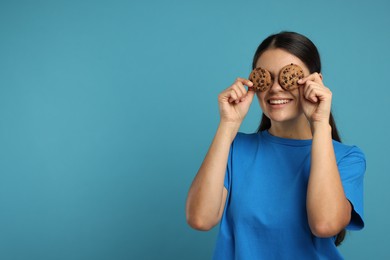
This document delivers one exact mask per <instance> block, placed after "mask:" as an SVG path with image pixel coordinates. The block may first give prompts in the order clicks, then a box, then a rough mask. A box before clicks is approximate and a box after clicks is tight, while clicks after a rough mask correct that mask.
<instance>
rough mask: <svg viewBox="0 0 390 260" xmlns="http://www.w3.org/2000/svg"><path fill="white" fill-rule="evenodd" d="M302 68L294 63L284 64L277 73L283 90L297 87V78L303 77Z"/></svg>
mask: <svg viewBox="0 0 390 260" xmlns="http://www.w3.org/2000/svg"><path fill="white" fill-rule="evenodd" d="M304 77H305V75H304V74H303V69H302V68H301V67H299V66H298V65H296V64H293V63H291V64H290V65H287V66H284V67H283V68H282V70H281V71H280V73H279V85H280V86H281V87H282V88H284V89H285V90H294V89H296V88H298V86H299V84H298V80H300V79H302V78H304Z"/></svg>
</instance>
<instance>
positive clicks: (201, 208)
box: [186, 123, 239, 229]
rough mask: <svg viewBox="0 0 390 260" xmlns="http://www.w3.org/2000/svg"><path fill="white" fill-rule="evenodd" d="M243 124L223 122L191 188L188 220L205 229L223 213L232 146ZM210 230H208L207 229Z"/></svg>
mask: <svg viewBox="0 0 390 260" xmlns="http://www.w3.org/2000/svg"><path fill="white" fill-rule="evenodd" d="M238 128H239V125H236V124H228V123H221V124H220V125H219V127H218V130H217V132H216V135H215V137H214V139H213V142H212V144H211V146H210V148H209V151H208V152H207V154H206V157H205V159H204V161H203V163H202V165H201V167H200V169H199V171H198V173H197V175H196V177H195V179H194V181H193V183H192V185H191V187H190V190H189V193H188V198H187V207H186V213H187V220H188V222H189V223H190V225H191V223H193V224H192V225H193V226H198V227H199V229H202V227H203V226H206V227H211V226H214V225H215V224H217V222H218V220H219V216H220V211H221V204H222V198H223V190H224V178H225V172H226V165H227V161H228V156H229V149H230V145H231V143H232V141H233V139H234V137H235V136H236V134H237V131H238ZM205 229H207V228H205Z"/></svg>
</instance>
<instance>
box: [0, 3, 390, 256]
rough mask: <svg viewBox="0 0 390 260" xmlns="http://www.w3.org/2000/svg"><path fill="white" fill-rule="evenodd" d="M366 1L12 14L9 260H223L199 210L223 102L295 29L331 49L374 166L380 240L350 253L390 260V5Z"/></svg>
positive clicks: (0, 42)
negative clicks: (267, 42) (196, 193)
mask: <svg viewBox="0 0 390 260" xmlns="http://www.w3.org/2000/svg"><path fill="white" fill-rule="evenodd" d="M357 2H359V1H313V0H311V1H206V0H203V1H199V0H198V1H124V0H123V1H108V0H107V1H92V0H91V1H76V0H74V1H17V0H16V1H15V0H9V1H6V0H1V2H0V259H40V260H46V259H94V260H98V259H209V258H210V257H211V254H212V250H213V247H214V242H215V236H216V233H217V229H218V228H215V229H213V231H211V232H207V233H206V232H198V231H194V230H192V229H190V228H189V227H188V226H187V225H186V221H185V210H184V207H185V199H186V195H187V191H188V188H189V186H190V183H191V181H192V179H193V177H194V175H195V174H196V171H197V169H198V167H199V166H200V163H201V162H202V160H203V157H204V155H205V153H206V151H207V149H208V146H209V143H210V141H211V140H212V137H213V135H214V132H215V130H216V127H217V124H218V118H219V115H218V106H217V95H218V93H219V92H220V91H221V90H222V89H224V88H226V87H228V86H229V85H230V84H231V83H232V82H233V81H234V79H235V78H236V77H238V76H240V77H246V76H248V74H249V72H250V66H251V59H252V55H253V53H254V51H255V49H256V48H257V45H258V44H259V42H260V41H261V40H263V39H264V38H265V37H266V36H268V35H269V34H272V33H276V32H279V31H281V30H293V31H298V32H300V33H303V34H305V35H307V36H308V37H309V38H311V39H312V40H313V41H314V42H315V43H316V45H317V46H318V48H319V50H320V53H321V56H322V61H323V75H324V82H325V84H326V85H327V86H328V87H330V88H331V89H332V91H333V96H334V98H333V112H334V114H335V117H336V120H337V122H338V127H339V130H340V131H341V136H342V138H343V141H344V142H345V143H348V144H356V145H358V146H359V147H361V148H362V149H363V150H364V152H365V154H366V157H367V162H368V164H367V166H368V168H367V173H366V179H365V220H366V228H365V229H364V230H363V231H361V232H353V233H349V234H348V236H347V239H346V241H345V243H344V244H343V246H342V247H341V251H342V253H343V254H344V256H345V257H346V259H389V257H390V252H389V250H390V249H389V241H390V227H389V225H388V224H387V221H386V219H387V218H388V215H389V213H390V203H389V196H390V192H389V190H390V188H389V187H388V186H389V183H390V177H389V173H390V167H389V159H388V156H389V154H390V151H389V147H390V141H389V128H390V125H389V114H390V109H389V95H390V91H389V89H390V83H389V82H390V80H389V76H390V73H389V61H390V51H389V48H390V47H389V46H390V32H389V25H390V15H389V11H390V4H389V2H388V1H385V0H383V1H379V0H374V1H364V2H362V3H357ZM259 116H260V109H259V106H258V104H257V102H256V101H255V102H254V103H253V104H252V107H251V110H250V112H249V114H248V116H247V119H246V121H245V122H244V124H243V125H242V128H241V131H243V132H253V131H255V129H256V128H257V125H258V122H259Z"/></svg>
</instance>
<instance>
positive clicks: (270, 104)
mask: <svg viewBox="0 0 390 260" xmlns="http://www.w3.org/2000/svg"><path fill="white" fill-rule="evenodd" d="M291 63H294V64H296V65H299V66H300V67H301V68H302V69H303V73H304V75H305V77H307V76H308V75H309V69H308V68H307V67H306V65H305V64H304V63H303V62H302V61H301V60H300V59H299V58H298V57H296V56H294V55H292V54H291V53H289V52H287V51H285V50H283V49H269V50H266V51H265V52H263V54H262V55H261V56H260V57H259V59H258V60H257V63H256V67H262V68H264V69H266V70H268V71H269V72H270V73H271V76H272V78H273V85H272V86H271V87H270V88H269V89H268V90H266V91H264V92H257V98H258V100H259V103H260V107H261V109H262V110H263V113H264V114H265V115H266V116H267V117H268V118H269V119H271V122H288V121H294V120H298V119H302V116H303V117H304V114H303V112H302V109H301V106H300V102H299V90H298V89H294V90H292V91H287V90H284V89H283V88H282V87H281V86H280V85H279V81H278V78H279V72H280V70H281V69H282V68H283V67H284V66H286V65H288V64H291Z"/></svg>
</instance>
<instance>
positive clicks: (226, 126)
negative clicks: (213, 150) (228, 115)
mask: <svg viewBox="0 0 390 260" xmlns="http://www.w3.org/2000/svg"><path fill="white" fill-rule="evenodd" d="M240 125H241V124H240V123H238V122H227V121H220V122H219V125H218V132H220V133H221V134H223V135H224V136H225V137H228V138H229V139H230V141H233V140H234V138H235V137H236V135H237V132H238V130H239V129H240Z"/></svg>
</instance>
